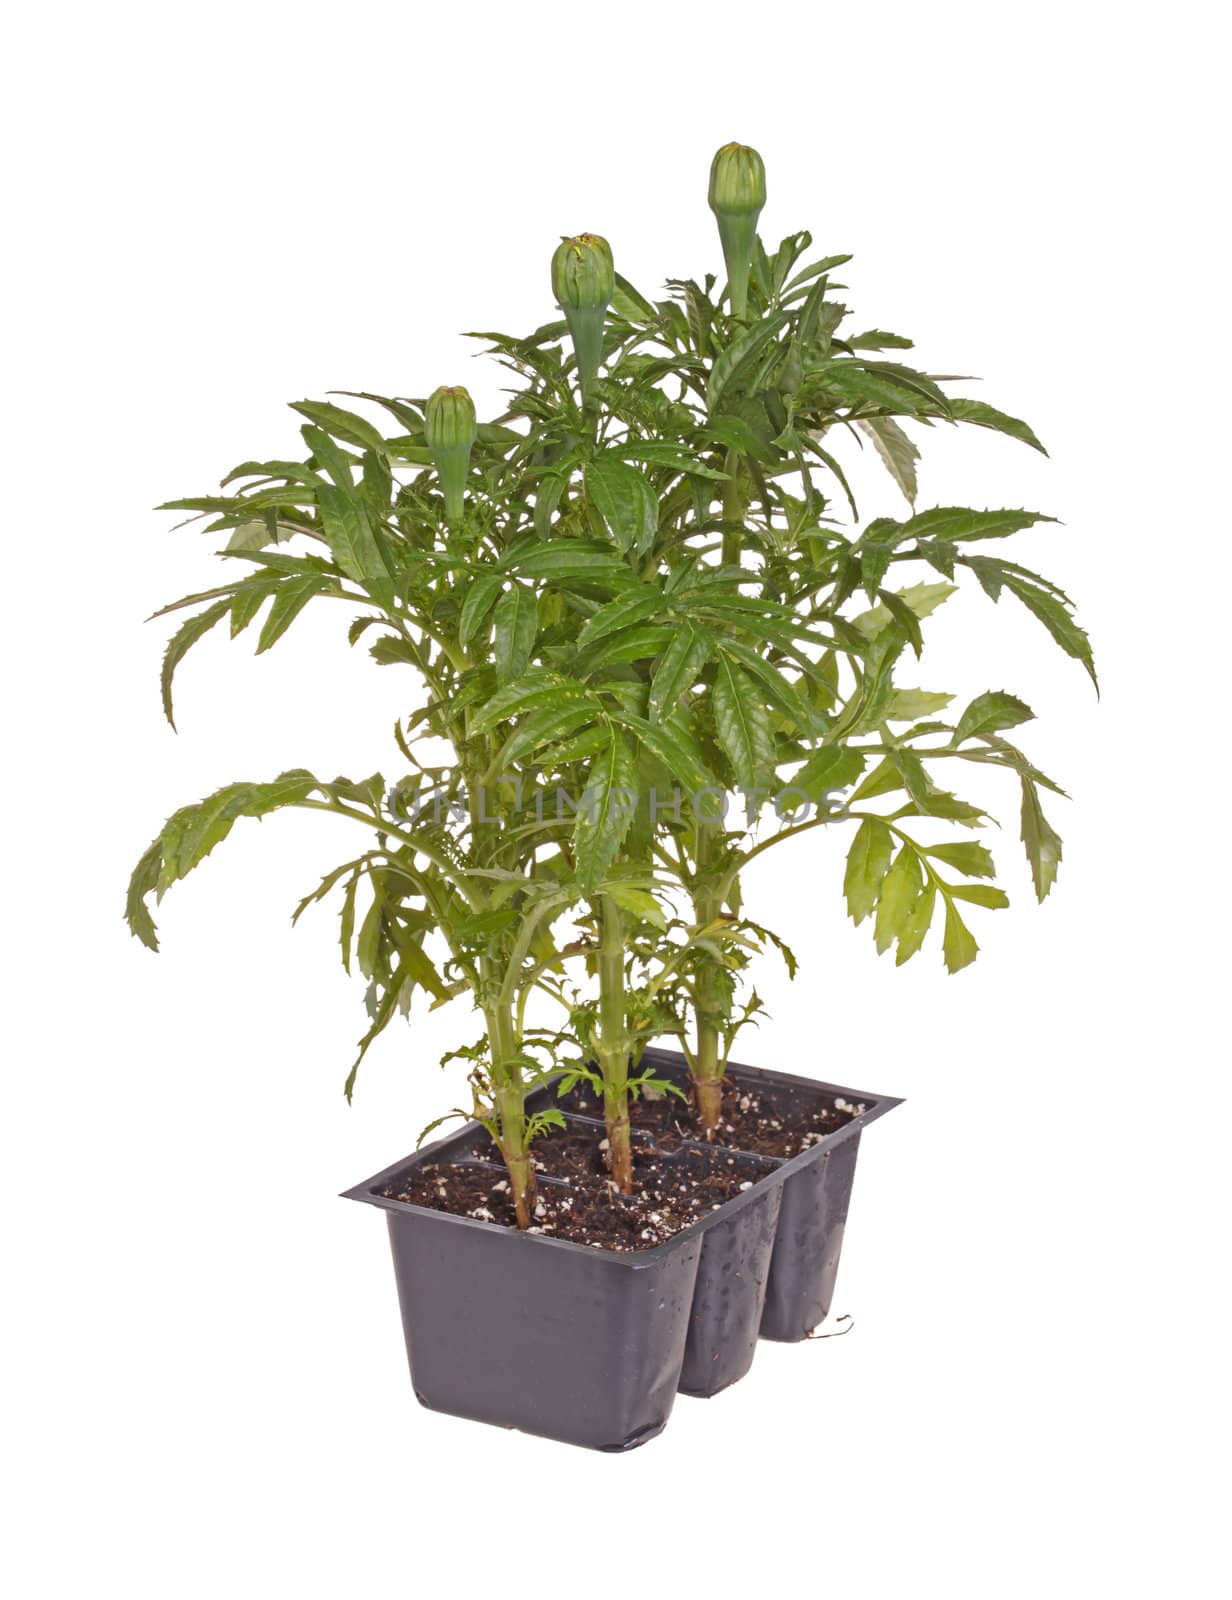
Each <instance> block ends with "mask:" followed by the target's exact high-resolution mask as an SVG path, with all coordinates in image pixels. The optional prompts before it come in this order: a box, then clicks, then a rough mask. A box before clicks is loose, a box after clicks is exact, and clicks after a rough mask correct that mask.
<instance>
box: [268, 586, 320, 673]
mask: <svg viewBox="0 0 1232 1600" xmlns="http://www.w3.org/2000/svg"><path fill="white" fill-rule="evenodd" d="M328 582H329V580H328V579H327V578H288V579H287V580H286V581H285V582H284V583H280V584H279V585H278V589H277V592H276V593H275V595H274V603H273V605H272V606H271V607H270V611H269V616H268V617H266V619H265V624H264V626H263V627H262V629H261V636H260V638H259V639H258V640H257V654H258V655H260V654H261V652H262V651H263V650H268V649H269V648H270V646H271V645H272V644H275V643H277V641H278V640H279V639H281V638H282V636H283V634H284V633H285V632H286V631H287V629H288V628H289V627H290V626H291V624H292V623H293V622H294V621H295V619H296V617H298V616H299V614H300V612H301V611H302V610H303V609H304V607H305V606H306V605H307V604H308V602H309V600H311V599H312V597H313V596H314V595H317V594H320V592H321V590H322V588H323V587H324V586H325V585H326V584H327V583H328Z"/></svg>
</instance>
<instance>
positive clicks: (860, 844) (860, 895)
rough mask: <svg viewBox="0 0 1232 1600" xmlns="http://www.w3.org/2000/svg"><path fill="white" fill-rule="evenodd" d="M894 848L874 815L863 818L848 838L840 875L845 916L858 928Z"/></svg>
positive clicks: (872, 904) (873, 900)
mask: <svg viewBox="0 0 1232 1600" xmlns="http://www.w3.org/2000/svg"><path fill="white" fill-rule="evenodd" d="M893 851H894V839H893V835H892V834H891V833H890V830H889V828H887V827H886V825H885V823H884V822H881V821H879V820H878V819H877V818H876V817H865V819H864V821H863V822H861V824H860V826H859V827H858V828H857V829H856V836H855V838H854V839H853V840H852V841H851V849H850V850H849V851H848V852H847V870H846V872H845V874H844V876H843V893H844V894H845V895H846V897H847V915H848V916H849V917H850V918H851V920H852V921H853V922H854V923H855V924H856V926H857V927H859V925H860V923H862V922H863V921H864V919H865V917H867V916H868V915H869V913H870V912H871V911H872V910H873V909H874V907H875V906H876V904H877V897H878V896H879V895H880V893H881V884H882V880H883V879H884V878H885V875H886V873H887V872H888V871H889V868H890V857H891V856H892V854H893Z"/></svg>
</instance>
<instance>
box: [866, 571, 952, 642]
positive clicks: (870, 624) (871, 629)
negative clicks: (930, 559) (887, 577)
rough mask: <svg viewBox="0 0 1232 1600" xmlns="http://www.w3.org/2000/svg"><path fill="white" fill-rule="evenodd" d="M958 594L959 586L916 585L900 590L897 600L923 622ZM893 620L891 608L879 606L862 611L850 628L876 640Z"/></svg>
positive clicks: (950, 584)
mask: <svg viewBox="0 0 1232 1600" xmlns="http://www.w3.org/2000/svg"><path fill="white" fill-rule="evenodd" d="M957 593H958V589H957V586H956V585H955V584H952V583H915V584H912V585H911V587H910V588H907V589H899V590H898V592H897V598H898V599H899V600H901V601H902V603H903V605H905V606H906V607H907V608H908V609H909V610H910V611H911V612H912V613H914V615H915V616H917V617H919V618H920V620H921V621H922V620H923V619H924V618H925V617H927V616H931V615H932V613H933V612H934V611H935V610H936V609H937V607H938V606H939V605H941V604H943V603H944V602H945V601H946V600H948V599H949V598H950V596H951V595H952V594H957ZM892 620H893V615H892V613H891V611H890V609H889V607H888V606H885V605H879V606H874V607H873V609H872V610H871V611H862V612H861V613H860V614H859V616H856V617H852V618H851V622H850V626H851V627H853V628H855V629H856V630H857V631H858V632H860V633H862V634H863V635H864V637H865V638H866V639H875V638H876V637H877V635H878V634H879V633H881V632H882V631H883V630H884V629H886V628H888V627H889V626H890V623H891V621H892Z"/></svg>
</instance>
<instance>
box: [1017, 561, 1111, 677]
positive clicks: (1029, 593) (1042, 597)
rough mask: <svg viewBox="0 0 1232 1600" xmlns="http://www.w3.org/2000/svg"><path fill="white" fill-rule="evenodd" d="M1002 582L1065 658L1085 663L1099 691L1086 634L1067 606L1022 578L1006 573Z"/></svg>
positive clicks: (1089, 642)
mask: <svg viewBox="0 0 1232 1600" xmlns="http://www.w3.org/2000/svg"><path fill="white" fill-rule="evenodd" d="M1003 581H1004V584H1005V587H1006V588H1007V589H1008V590H1009V591H1010V593H1011V594H1013V595H1016V596H1017V597H1018V599H1019V600H1021V601H1022V603H1023V605H1024V606H1026V608H1027V610H1028V611H1030V612H1031V613H1032V615H1034V616H1036V617H1038V618H1039V620H1040V621H1041V622H1042V623H1043V624H1044V626H1045V628H1047V630H1048V632H1049V633H1050V634H1051V635H1052V637H1053V639H1054V640H1055V641H1056V642H1057V644H1058V645H1060V647H1061V649H1062V650H1064V652H1065V654H1066V655H1067V656H1072V657H1073V658H1074V659H1075V660H1076V661H1081V662H1082V665H1083V666H1084V667H1085V668H1086V670H1087V674H1088V676H1089V677H1090V679H1091V682H1092V683H1093V684H1094V685H1095V687H1096V690H1098V689H1099V679H1098V678H1097V677H1096V676H1095V661H1094V658H1093V656H1092V654H1091V641H1090V639H1089V638H1088V637H1087V634H1086V631H1085V630H1084V629H1083V628H1080V627H1079V626H1078V624H1077V623H1076V622H1075V621H1074V619H1073V617H1072V616H1071V615H1070V613H1069V611H1068V610H1067V609H1066V606H1065V604H1064V602H1063V601H1061V600H1058V599H1057V598H1056V596H1055V595H1051V594H1049V593H1048V592H1047V591H1046V590H1044V589H1038V588H1036V586H1035V585H1034V584H1032V583H1028V582H1027V581H1026V580H1025V579H1023V578H1020V577H1019V576H1018V574H1017V573H1013V572H1007V573H1005V574H1004V577H1003Z"/></svg>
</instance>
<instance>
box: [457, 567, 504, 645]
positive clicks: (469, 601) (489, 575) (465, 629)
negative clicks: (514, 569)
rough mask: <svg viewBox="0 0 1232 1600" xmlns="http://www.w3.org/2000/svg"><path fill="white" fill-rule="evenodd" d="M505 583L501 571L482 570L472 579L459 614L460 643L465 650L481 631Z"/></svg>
mask: <svg viewBox="0 0 1232 1600" xmlns="http://www.w3.org/2000/svg"><path fill="white" fill-rule="evenodd" d="M503 584H504V579H503V577H502V575H501V574H500V573H499V572H481V573H480V574H479V575H478V576H477V577H475V578H472V579H471V583H470V586H469V588H468V589H467V591H466V599H465V600H464V601H463V602H462V610H461V612H460V614H459V616H458V643H459V644H460V645H461V646H462V648H463V649H464V650H465V649H466V647H467V646H468V645H469V644H470V642H471V640H472V639H473V638H474V637H475V635H476V634H477V633H478V632H479V628H480V625H481V624H482V622H483V621H484V618H485V617H486V616H487V614H488V612H489V611H490V610H491V609H492V606H493V603H494V602H495V600H496V597H497V595H498V594H500V592H501V588H502V586H503Z"/></svg>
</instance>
